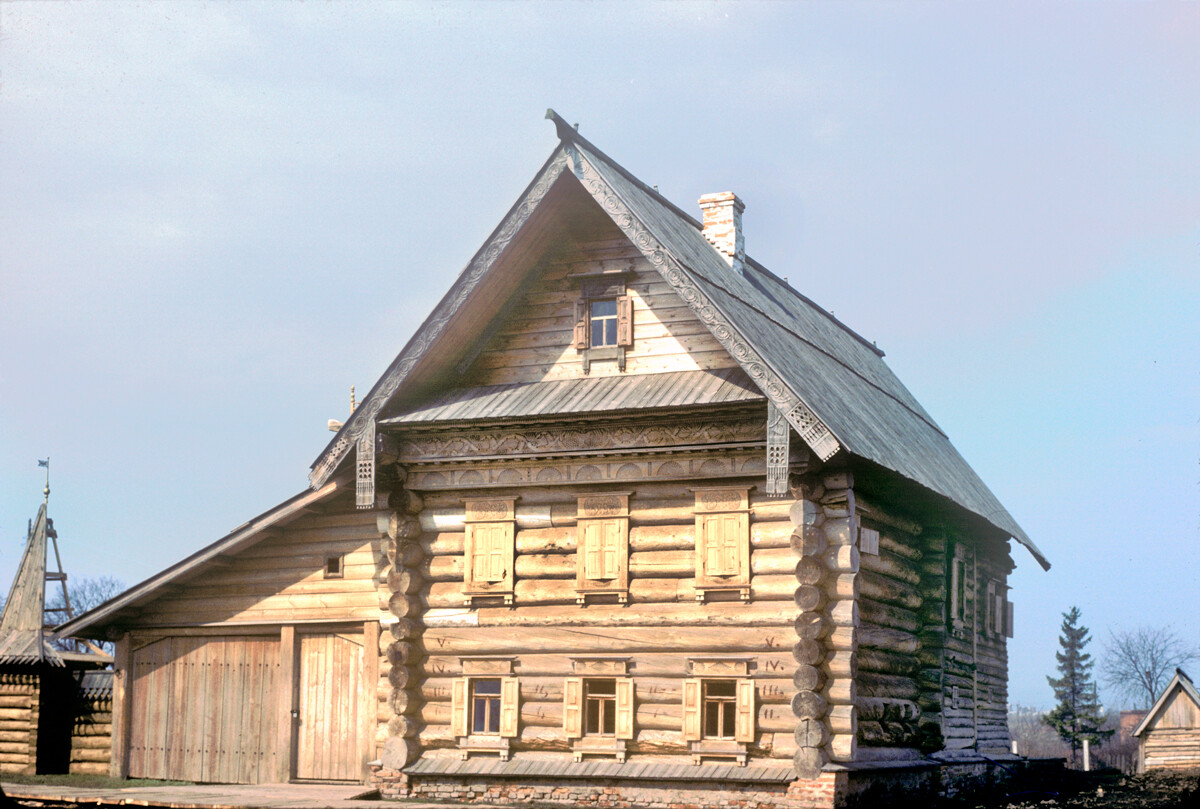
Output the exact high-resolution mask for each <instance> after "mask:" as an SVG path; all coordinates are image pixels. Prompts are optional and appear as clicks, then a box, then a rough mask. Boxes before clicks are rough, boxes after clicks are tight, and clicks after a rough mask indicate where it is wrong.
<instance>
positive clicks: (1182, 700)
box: [1133, 670, 1200, 736]
mask: <svg viewBox="0 0 1200 809" xmlns="http://www.w3.org/2000/svg"><path fill="white" fill-rule="evenodd" d="M1167 728H1200V693H1198V692H1197V691H1196V686H1195V685H1193V684H1192V681H1191V680H1190V679H1189V678H1188V676H1187V675H1186V674H1184V673H1183V672H1182V671H1179V670H1176V672H1175V676H1174V677H1172V678H1171V682H1169V683H1167V687H1166V688H1165V689H1164V690H1163V692H1162V694H1161V695H1160V696H1159V698H1158V699H1157V700H1156V701H1155V703H1154V705H1153V707H1151V708H1150V710H1149V711H1148V712H1147V713H1146V716H1145V717H1144V718H1143V719H1142V721H1141V723H1139V724H1138V726H1137V728H1136V729H1134V731H1133V735H1134V736H1141V735H1142V734H1143V733H1145V732H1146V731H1150V730H1163V729H1167Z"/></svg>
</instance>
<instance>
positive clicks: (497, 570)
mask: <svg viewBox="0 0 1200 809" xmlns="http://www.w3.org/2000/svg"><path fill="white" fill-rule="evenodd" d="M515 523H516V501H515V500H514V499H501V500H496V499H490V500H467V501H466V529H465V530H466V536H465V540H464V543H463V553H464V555H465V559H464V564H463V593H464V595H465V602H466V604H467V606H471V605H472V604H473V603H474V600H475V599H476V598H480V597H483V596H501V597H503V599H504V603H505V604H512V603H513V581H514V576H513V561H514V560H513V554H514V539H515Z"/></svg>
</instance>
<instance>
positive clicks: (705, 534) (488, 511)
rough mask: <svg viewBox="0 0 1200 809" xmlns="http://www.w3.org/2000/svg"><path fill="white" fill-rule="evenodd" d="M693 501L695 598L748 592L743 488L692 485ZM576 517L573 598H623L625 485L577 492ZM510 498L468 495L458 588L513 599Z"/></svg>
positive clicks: (470, 597) (470, 596) (471, 596)
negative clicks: (611, 489) (620, 488)
mask: <svg viewBox="0 0 1200 809" xmlns="http://www.w3.org/2000/svg"><path fill="white" fill-rule="evenodd" d="M695 495H696V505H695V519H696V534H695V536H696V543H695V559H696V599H697V600H698V601H702V600H704V598H705V597H706V595H707V594H708V593H712V592H719V591H731V592H736V593H737V594H738V595H739V597H740V598H741V599H742V600H743V601H748V600H749V599H750V502H749V489H744V488H739V489H730V488H698V489H695ZM577 515H578V516H577V518H576V551H575V558H576V579H575V592H576V601H577V603H579V604H586V603H587V601H588V599H589V598H593V599H594V598H604V599H607V600H615V601H616V602H617V603H619V604H625V603H627V602H628V600H629V493H627V492H612V493H605V494H590V495H582V496H580V497H579V500H578V511H577ZM515 540H516V500H515V498H512V499H510V498H505V499H494V498H493V499H480V500H467V501H466V537H465V542H464V548H463V551H464V554H465V560H464V561H465V563H464V565H463V592H464V595H465V600H466V604H467V605H468V606H470V605H471V604H472V603H474V601H475V600H476V599H478V598H483V597H487V596H494V597H500V598H503V600H504V603H505V604H510V605H511V604H512V603H513V597H514V596H513V594H514V584H515V578H516V577H515V574H514V570H513V569H514V567H515V565H514V562H515V555H516V548H515V545H516V542H515Z"/></svg>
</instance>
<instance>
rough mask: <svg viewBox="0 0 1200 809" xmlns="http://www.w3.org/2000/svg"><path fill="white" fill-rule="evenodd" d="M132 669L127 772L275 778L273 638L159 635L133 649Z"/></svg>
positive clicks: (241, 780)
mask: <svg viewBox="0 0 1200 809" xmlns="http://www.w3.org/2000/svg"><path fill="white" fill-rule="evenodd" d="M130 669H131V672H132V676H131V681H132V689H133V693H132V696H131V699H130V720H129V721H130V736H129V738H130V743H129V774H130V776H132V777H139V778H163V779H168V780H179V781H200V782H212V783H226V784H257V783H263V782H269V781H273V780H275V778H276V764H275V756H276V750H275V747H276V745H275V740H276V737H277V735H278V732H277V730H276V716H275V712H274V711H273V710H271V707H272V705H273V704H274V699H275V694H276V688H277V682H278V679H279V678H278V669H279V641H278V639H277V638H262V637H259V638H256V637H203V636H199V637H173V638H162V639H160V640H157V641H154V642H153V643H150V644H148V645H146V646H143V647H141V648H139V649H135V650H134V651H133V653H132V655H131V665H130Z"/></svg>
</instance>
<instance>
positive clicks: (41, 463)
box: [38, 455, 50, 503]
mask: <svg viewBox="0 0 1200 809" xmlns="http://www.w3.org/2000/svg"><path fill="white" fill-rule="evenodd" d="M38 466H44V467H46V488H44V489H42V494H44V495H46V502H47V503H49V502H50V456H49V455H47V456H46V460H44V461H42V460H39V461H38Z"/></svg>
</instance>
